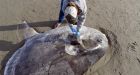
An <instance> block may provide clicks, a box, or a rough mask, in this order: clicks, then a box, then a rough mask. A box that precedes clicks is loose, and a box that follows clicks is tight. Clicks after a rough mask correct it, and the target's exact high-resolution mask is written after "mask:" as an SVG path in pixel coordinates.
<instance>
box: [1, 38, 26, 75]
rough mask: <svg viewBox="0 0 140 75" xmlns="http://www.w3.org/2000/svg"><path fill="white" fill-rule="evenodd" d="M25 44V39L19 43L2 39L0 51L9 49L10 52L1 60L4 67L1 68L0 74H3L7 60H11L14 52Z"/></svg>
mask: <svg viewBox="0 0 140 75" xmlns="http://www.w3.org/2000/svg"><path fill="white" fill-rule="evenodd" d="M23 44H24V40H23V41H21V42H20V43H17V44H12V42H8V41H4V40H0V51H9V52H8V54H7V55H6V56H5V57H4V58H3V60H2V61H1V64H0V65H1V66H2V69H1V70H0V75H3V72H4V68H5V65H6V62H7V61H8V60H9V58H10V57H11V56H12V54H13V53H14V52H15V51H16V50H17V49H18V48H20V47H21V46H22V45H23Z"/></svg>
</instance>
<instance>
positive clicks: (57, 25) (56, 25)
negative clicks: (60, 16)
mask: <svg viewBox="0 0 140 75" xmlns="http://www.w3.org/2000/svg"><path fill="white" fill-rule="evenodd" d="M60 25H61V23H58V22H57V23H56V24H55V25H54V26H53V29H55V28H57V27H59V26H60Z"/></svg>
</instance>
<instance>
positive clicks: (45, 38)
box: [4, 26, 109, 75]
mask: <svg viewBox="0 0 140 75" xmlns="http://www.w3.org/2000/svg"><path fill="white" fill-rule="evenodd" d="M80 32H81V35H83V39H87V38H90V39H91V40H92V41H93V42H95V43H99V44H100V45H101V47H100V48H98V49H96V50H93V51H87V52H86V53H78V55H69V54H67V53H66V52H65V44H66V42H67V41H68V40H67V37H68V35H69V34H71V32H70V29H69V27H68V26H65V27H60V28H58V29H54V30H50V31H48V32H45V33H39V34H36V35H34V36H32V37H30V38H28V39H26V42H25V44H24V45H23V46H22V47H21V48H19V49H18V50H17V51H16V52H15V53H14V54H13V55H12V57H11V58H10V59H9V61H8V62H7V64H6V67H5V71H4V75H82V74H84V73H85V72H86V71H87V70H88V68H89V67H91V66H92V65H94V64H95V63H96V62H97V61H98V60H99V59H100V58H101V57H102V56H103V55H104V54H105V52H106V50H107V49H108V47H109V46H108V40H107V38H106V36H105V35H104V34H103V33H101V32H100V31H98V30H96V29H93V28H89V27H85V26H83V27H82V28H81V30H80ZM98 38H100V39H101V40H102V42H100V41H98V40H97V39H98ZM93 47H94V46H93Z"/></svg>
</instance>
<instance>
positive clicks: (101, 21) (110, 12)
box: [0, 0, 140, 75]
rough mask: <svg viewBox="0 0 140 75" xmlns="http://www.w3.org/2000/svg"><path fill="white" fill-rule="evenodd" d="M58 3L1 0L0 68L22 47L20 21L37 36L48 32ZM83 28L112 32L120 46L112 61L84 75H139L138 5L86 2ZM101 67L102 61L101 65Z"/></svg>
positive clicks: (117, 0) (132, 1)
mask: <svg viewBox="0 0 140 75" xmlns="http://www.w3.org/2000/svg"><path fill="white" fill-rule="evenodd" d="M59 4H60V2H59V0H0V64H1V66H0V68H1V69H3V67H4V65H5V62H6V61H7V58H8V57H9V56H10V55H11V54H12V53H13V52H14V51H15V50H16V49H17V48H18V47H19V46H20V45H22V44H23V42H22V40H23V38H22V33H21V29H20V24H21V23H22V21H23V20H26V21H28V22H29V23H30V25H31V26H32V27H34V28H35V29H36V30H37V31H39V32H44V31H48V30H50V29H51V27H52V25H54V23H55V22H56V20H57V18H58V14H59ZM87 5H88V14H87V19H86V24H85V25H86V26H89V27H93V28H100V27H101V28H104V29H107V30H110V31H112V32H113V33H114V34H115V35H116V36H117V40H118V43H119V45H120V48H118V49H119V50H118V51H116V53H114V54H113V56H112V57H111V60H110V61H109V62H108V63H107V64H105V65H104V66H103V67H101V68H100V69H98V70H97V71H96V72H93V71H94V70H91V71H89V72H88V73H87V75H139V74H140V66H139V65H140V51H139V49H140V1H139V0H87ZM102 63H104V61H102Z"/></svg>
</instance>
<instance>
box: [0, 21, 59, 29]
mask: <svg viewBox="0 0 140 75" xmlns="http://www.w3.org/2000/svg"><path fill="white" fill-rule="evenodd" d="M56 22H57V21H44V22H33V23H28V24H29V25H30V27H50V28H53V25H54V24H55V23H56ZM21 25H22V24H16V25H5V26H0V31H11V30H16V29H17V27H20V28H19V29H22V28H21V27H22V26H21Z"/></svg>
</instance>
